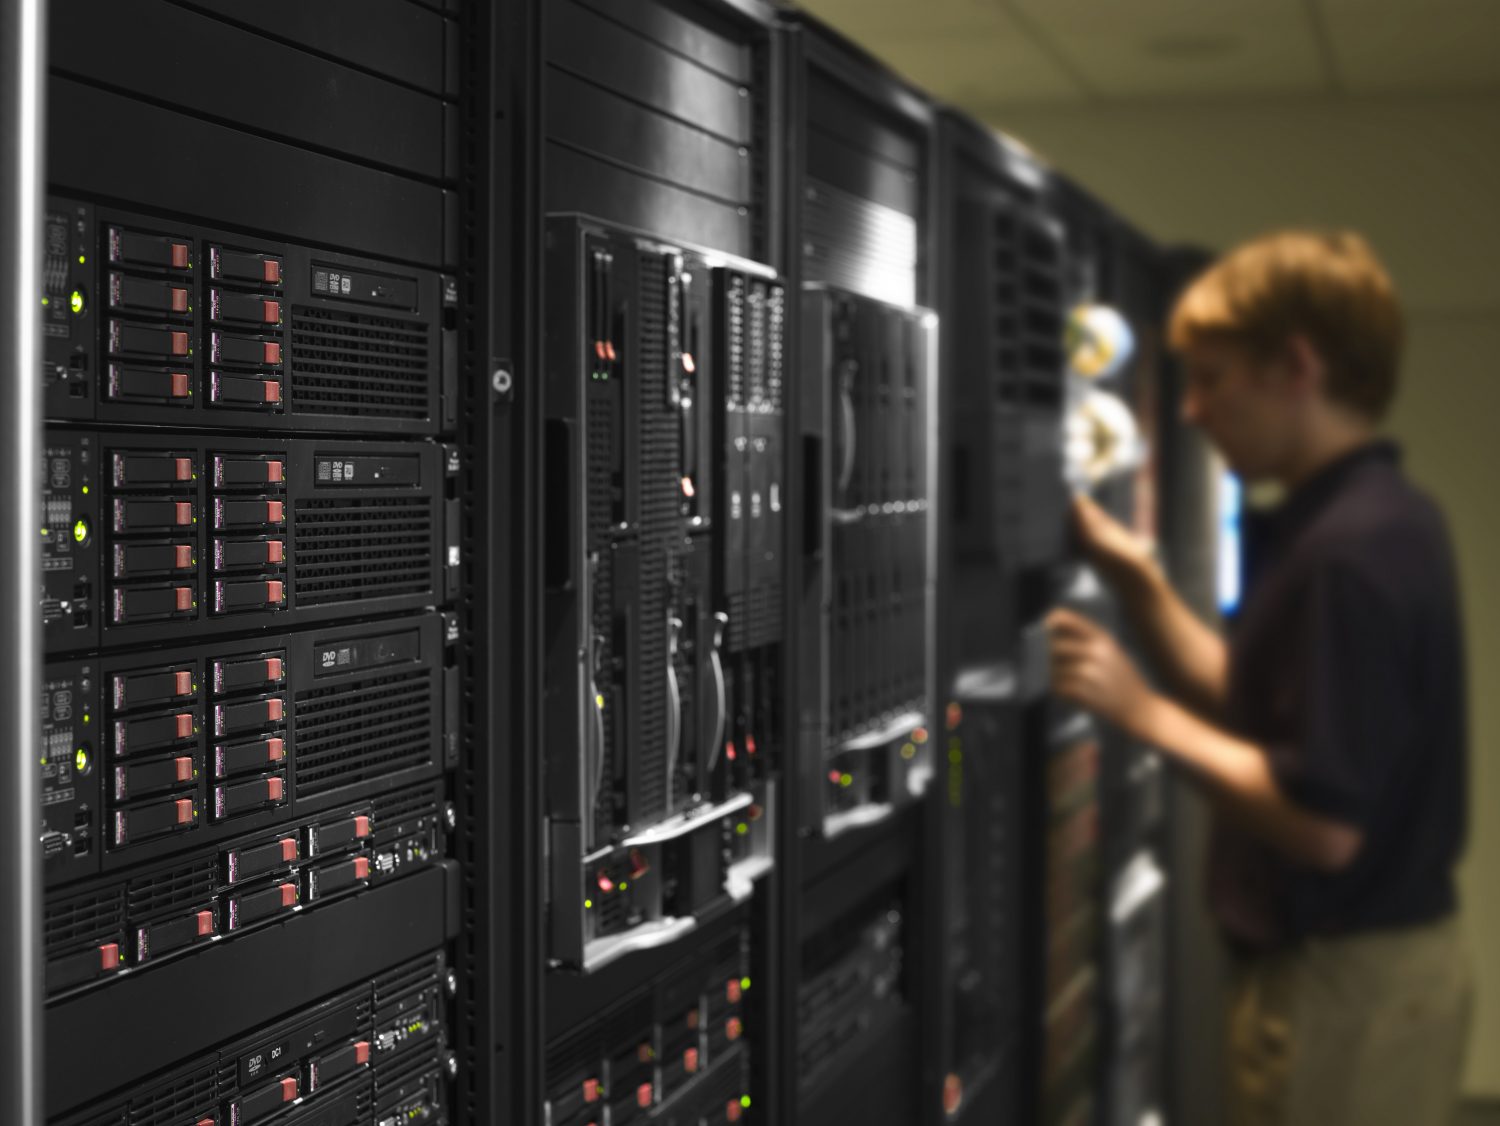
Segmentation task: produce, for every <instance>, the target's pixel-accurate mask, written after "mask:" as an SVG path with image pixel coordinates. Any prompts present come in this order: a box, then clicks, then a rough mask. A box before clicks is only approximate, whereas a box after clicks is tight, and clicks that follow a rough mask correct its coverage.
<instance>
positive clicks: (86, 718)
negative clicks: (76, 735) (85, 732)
mask: <svg viewBox="0 0 1500 1126" xmlns="http://www.w3.org/2000/svg"><path fill="white" fill-rule="evenodd" d="M83 722H84V723H93V722H94V717H93V716H91V715H89V713H88V712H84V713H83Z"/></svg>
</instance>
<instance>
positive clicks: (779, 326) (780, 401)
mask: <svg viewBox="0 0 1500 1126" xmlns="http://www.w3.org/2000/svg"><path fill="white" fill-rule="evenodd" d="M765 398H766V402H767V403H768V404H769V406H770V407H771V409H772V410H773V411H781V410H785V409H786V291H785V290H784V289H782V287H781V286H779V285H773V286H771V287H770V289H769V290H768V292H767V294H766V387H765Z"/></svg>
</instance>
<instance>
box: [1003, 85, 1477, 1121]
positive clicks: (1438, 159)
mask: <svg viewBox="0 0 1500 1126" xmlns="http://www.w3.org/2000/svg"><path fill="white" fill-rule="evenodd" d="M981 115H982V116H984V117H985V118H986V119H987V120H989V121H990V122H991V123H992V124H995V125H996V126H998V127H1000V128H1002V129H1004V130H1005V131H1006V132H1009V133H1011V134H1013V135H1015V136H1017V137H1019V138H1021V139H1022V140H1024V141H1026V142H1027V143H1028V144H1030V145H1032V147H1034V148H1035V149H1037V150H1038V151H1039V152H1040V153H1041V154H1042V155H1043V156H1045V157H1046V158H1048V159H1049V160H1050V161H1051V162H1052V163H1053V164H1054V165H1056V166H1057V167H1058V168H1060V169H1062V170H1063V171H1065V172H1067V173H1069V174H1070V175H1072V176H1074V177H1075V178H1076V179H1077V180H1079V181H1080V182H1081V183H1083V184H1085V185H1087V186H1089V187H1091V188H1093V189H1094V190H1095V191H1096V192H1097V193H1098V194H1099V195H1100V196H1101V197H1103V198H1104V199H1107V200H1109V201H1110V203H1111V204H1113V205H1114V206H1116V207H1117V208H1118V209H1119V210H1120V211H1122V212H1123V213H1124V214H1125V215H1126V216H1128V217H1130V218H1131V219H1132V220H1134V221H1135V222H1137V223H1138V224H1140V225H1141V226H1142V227H1144V228H1145V229H1146V230H1148V231H1150V232H1151V233H1152V234H1153V235H1155V236H1156V237H1158V238H1161V239H1166V240H1173V241H1189V242H1195V243H1198V244H1201V245H1206V246H1223V245H1226V244H1228V243H1231V242H1233V241H1235V240H1237V239H1240V238H1242V237H1245V236H1248V235H1251V234H1255V233H1257V232H1259V231H1262V230H1265V229H1268V228H1272V227H1277V226H1285V225H1288V224H1297V223H1306V224H1319V225H1341V226H1352V227H1355V228H1358V229H1360V230H1363V231H1364V232H1365V233H1366V234H1367V235H1368V236H1369V237H1370V238H1371V239H1372V240H1373V242H1374V243H1375V246H1376V248H1377V249H1378V250H1379V251H1380V252H1381V253H1382V255H1383V256H1384V257H1385V259H1386V261H1387V263H1388V265H1389V266H1390V268H1391V271H1392V273H1393V274H1394V275H1395V278H1396V282H1397V284H1398V286H1399V287H1400V288H1401V290H1402V293H1403V295H1404V297H1405V300H1406V305H1407V310H1408V317H1409V327H1410V348H1409V351H1408V358H1407V363H1406V368H1405V374H1404V380H1405V390H1404V392H1403V394H1402V397H1401V399H1400V401H1399V403H1398V405H1397V409H1396V411H1395V414H1394V416H1393V418H1392V422H1391V430H1392V431H1393V432H1394V434H1395V435H1396V436H1397V437H1398V438H1399V439H1400V440H1401V441H1402V442H1403V443H1404V444H1405V446H1406V450H1407V455H1408V466H1409V467H1410V469H1411V470H1412V472H1413V474H1414V475H1415V477H1416V478H1417V479H1418V480H1419V481H1421V482H1422V483H1423V484H1425V485H1426V486H1427V488H1428V489H1429V490H1430V491H1431V492H1433V493H1434V494H1435V495H1436V496H1437V498H1438V500H1439V501H1440V502H1441V503H1442V504H1443V506H1444V507H1445V508H1446V510H1447V512H1448V515H1449V519H1450V522H1451V524H1452V528H1453V532H1454V536H1455V539H1456V541H1457V545H1458V553H1459V565H1460V568H1461V571H1462V577H1463V582H1464V592H1465V602H1466V606H1467V616H1468V620H1467V627H1468V638H1469V660H1470V663H1469V684H1470V698H1471V702H1472V703H1471V712H1472V718H1473V723H1472V741H1471V744H1472V750H1473V760H1472V773H1471V778H1472V806H1471V808H1472V816H1471V832H1470V846H1469V855H1468V860H1467V863H1466V865H1465V868H1464V872H1463V886H1464V893H1465V902H1466V912H1467V918H1468V928H1469V935H1470V942H1471V945H1472V947H1473V949H1474V952H1475V955H1476V962H1477V969H1478V974H1479V984H1480V1005H1479V1012H1478V1020H1477V1024H1476V1027H1475V1037H1474V1041H1473V1045H1472V1050H1471V1052H1470V1057H1469V1061H1468V1071H1467V1089H1468V1091H1469V1093H1470V1094H1473V1095H1482V1096H1491V1097H1500V694H1497V693H1495V692H1493V691H1489V690H1488V689H1489V688H1490V686H1492V685H1495V684H1496V682H1497V681H1500V126H1497V122H1500V94H1484V95H1473V96H1464V97H1441V98H1438V97H1428V98H1420V99H1418V98H1395V97H1392V98H1361V99H1347V98H1332V97H1327V98H1324V97H1320V98H1295V99H1285V100H1274V101H1273V100H1256V101H1253V102H1249V101H1247V102H1238V103H1236V102H1228V103H1226V102H1199V103H1197V104H1192V103H1188V102H1186V101H1185V100H1178V101H1174V102H1171V103H1161V104H1146V103H1141V104H1103V105H1088V106H1078V107H1059V108H1049V107H1040V106H1038V107H1024V106H1023V107H1013V108H1004V107H1001V108H996V109H993V110H988V111H981Z"/></svg>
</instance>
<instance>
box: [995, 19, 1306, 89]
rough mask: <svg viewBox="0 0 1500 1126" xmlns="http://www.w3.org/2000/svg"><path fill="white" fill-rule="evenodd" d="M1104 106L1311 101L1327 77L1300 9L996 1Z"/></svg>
mask: <svg viewBox="0 0 1500 1126" xmlns="http://www.w3.org/2000/svg"><path fill="white" fill-rule="evenodd" d="M993 2H994V3H996V4H997V5H1002V4H1003V5H1004V6H1006V7H1008V8H1010V9H1012V10H1013V11H1014V12H1016V13H1017V14H1018V15H1020V16H1021V17H1022V18H1023V20H1024V22H1025V23H1027V24H1029V25H1030V27H1031V28H1032V29H1033V31H1034V32H1035V33H1036V34H1037V36H1038V37H1040V38H1041V39H1042V40H1044V41H1045V42H1046V43H1047V44H1048V45H1050V47H1051V49H1052V50H1054V51H1055V52H1056V53H1057V54H1058V55H1059V56H1060V57H1061V58H1062V59H1063V60H1064V61H1065V63H1066V65H1067V67H1068V69H1069V70H1071V71H1072V72H1073V73H1074V74H1075V75H1076V76H1077V77H1078V79H1079V81H1081V82H1082V83H1084V84H1086V85H1087V86H1088V87H1089V88H1090V89H1091V90H1092V91H1094V92H1095V93H1097V94H1099V95H1101V96H1103V97H1107V98H1108V97H1117V98H1133V97H1156V96H1162V95H1172V94H1266V93H1311V92H1315V91H1319V90H1325V89H1327V87H1328V84H1329V75H1328V73H1327V71H1326V68H1325V67H1324V65H1323V62H1322V58H1321V56H1320V54H1319V47H1318V42H1317V38H1316V36H1315V35H1314V31H1313V23H1312V21H1311V20H1310V19H1309V18H1308V12H1307V8H1306V4H1305V0H1212V2H1207V3H1206V2H1205V0H1131V2H1130V3H1106V2H1103V0H993Z"/></svg>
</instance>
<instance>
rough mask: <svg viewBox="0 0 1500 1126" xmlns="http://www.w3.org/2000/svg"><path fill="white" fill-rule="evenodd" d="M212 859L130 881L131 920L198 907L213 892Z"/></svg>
mask: <svg viewBox="0 0 1500 1126" xmlns="http://www.w3.org/2000/svg"><path fill="white" fill-rule="evenodd" d="M214 867H215V866H214V858H213V857H212V856H205V857H203V858H202V859H201V860H199V861H198V862H197V863H195V864H190V865H185V866H183V867H181V868H178V869H176V870H174V871H171V872H162V873H158V874H155V875H151V876H147V877H144V878H141V879H135V880H131V881H130V890H129V908H130V918H131V920H132V921H133V922H140V921H142V920H144V919H146V918H149V917H150V916H152V915H156V914H164V913H167V912H171V911H176V910H179V909H180V910H183V911H186V910H188V909H189V908H192V907H197V906H200V905H201V904H202V903H204V902H205V901H206V900H207V899H208V898H209V897H210V896H212V895H213V893H214V887H215V885H216V882H217V876H216V874H215V871H214Z"/></svg>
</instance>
